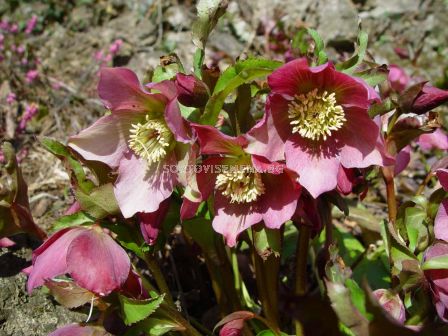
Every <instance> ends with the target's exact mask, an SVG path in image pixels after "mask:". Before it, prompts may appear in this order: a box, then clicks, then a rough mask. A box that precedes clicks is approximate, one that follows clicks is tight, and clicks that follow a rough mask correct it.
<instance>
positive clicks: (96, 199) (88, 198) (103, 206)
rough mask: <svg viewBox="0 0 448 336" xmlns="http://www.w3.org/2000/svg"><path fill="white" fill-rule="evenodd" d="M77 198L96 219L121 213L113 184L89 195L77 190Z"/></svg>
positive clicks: (97, 189)
mask: <svg viewBox="0 0 448 336" xmlns="http://www.w3.org/2000/svg"><path fill="white" fill-rule="evenodd" d="M75 197H76V199H77V200H78V202H79V204H80V205H81V208H82V209H83V210H84V211H85V212H87V213H88V214H89V215H90V216H93V217H95V218H98V219H100V218H104V217H106V216H108V215H114V214H118V213H120V209H119V207H118V204H117V200H116V199H115V195H114V190H113V185H112V183H108V184H104V185H101V186H99V187H96V188H95V189H93V190H92V191H91V192H90V193H89V194H86V193H84V192H83V191H81V190H76V191H75Z"/></svg>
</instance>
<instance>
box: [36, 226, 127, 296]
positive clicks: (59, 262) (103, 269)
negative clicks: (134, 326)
mask: <svg viewBox="0 0 448 336" xmlns="http://www.w3.org/2000/svg"><path fill="white" fill-rule="evenodd" d="M130 267H131V262H130V260H129V257H128V255H127V253H126V251H124V250H123V249H122V248H121V247H120V245H118V244H117V243H116V242H115V241H114V240H113V239H112V238H111V237H110V236H109V235H108V234H107V233H105V232H104V231H103V230H102V229H101V228H100V227H99V226H96V225H95V226H93V227H89V228H87V227H70V228H65V229H62V230H60V231H58V232H56V233H55V234H53V235H52V236H51V237H49V238H48V239H47V240H46V241H45V242H44V243H43V244H42V245H41V246H40V247H39V248H37V249H36V250H35V251H34V252H33V268H32V270H31V273H30V276H29V278H28V284H27V289H28V292H30V293H31V291H32V290H33V289H34V288H36V287H39V286H42V285H43V284H45V282H46V281H47V280H50V279H53V278H55V277H57V276H60V275H64V274H69V275H70V276H71V277H72V279H73V280H74V281H75V282H76V284H77V285H79V286H80V287H82V288H85V289H87V290H89V291H91V292H93V293H96V294H98V295H108V294H109V293H110V292H112V291H113V290H115V289H118V288H120V287H121V286H122V285H123V284H124V283H125V282H126V280H127V279H128V275H129V271H130Z"/></svg>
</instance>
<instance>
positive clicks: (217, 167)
mask: <svg viewBox="0 0 448 336" xmlns="http://www.w3.org/2000/svg"><path fill="white" fill-rule="evenodd" d="M192 127H193V128H194V129H195V131H196V133H197V136H198V139H199V144H200V148H201V153H202V154H205V155H210V157H209V158H207V159H206V160H205V161H204V162H203V166H202V170H201V172H200V173H198V176H197V180H198V186H199V190H200V192H201V194H202V195H201V196H202V199H203V200H206V199H207V198H208V196H209V194H211V193H214V196H215V198H214V206H215V217H214V219H213V228H214V230H215V231H216V232H218V233H221V234H222V235H223V236H224V237H225V239H226V242H227V245H229V246H234V245H235V244H236V239H237V237H238V235H239V234H240V233H241V232H243V231H244V230H246V229H247V228H249V227H250V226H252V225H254V224H257V223H259V222H262V221H263V222H264V224H265V225H266V226H267V227H268V228H271V229H278V228H280V227H281V226H282V225H283V223H285V222H286V221H287V220H289V219H291V217H292V215H293V214H294V211H295V209H296V206H297V199H298V198H299V195H300V186H299V184H298V183H297V182H296V179H297V176H296V175H295V174H294V173H293V172H292V171H290V170H289V169H287V168H286V167H285V165H284V164H281V163H271V162H270V161H268V160H267V159H266V158H264V157H262V156H258V155H251V154H249V153H248V152H246V150H245V148H246V146H247V145H248V140H247V139H246V137H245V136H239V137H236V138H235V137H231V136H227V135H225V134H223V133H221V132H220V131H218V130H217V129H216V128H213V127H211V126H203V125H193V126H192Z"/></svg>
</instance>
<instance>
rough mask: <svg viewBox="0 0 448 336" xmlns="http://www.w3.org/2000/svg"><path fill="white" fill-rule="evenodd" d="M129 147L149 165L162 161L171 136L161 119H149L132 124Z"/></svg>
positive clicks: (170, 142) (171, 138)
mask: <svg viewBox="0 0 448 336" xmlns="http://www.w3.org/2000/svg"><path fill="white" fill-rule="evenodd" d="M130 133H131V134H130V136H129V147H130V148H131V149H132V150H133V151H134V153H135V154H136V155H138V156H140V157H142V158H144V159H146V160H147V161H148V162H149V163H154V162H158V161H160V160H161V159H163V158H164V157H165V156H166V154H167V153H168V151H169V150H170V146H171V144H172V143H173V134H172V133H171V130H170V129H169V128H168V126H167V124H166V122H165V120H163V119H150V117H149V116H146V122H145V123H143V124H141V123H138V124H133V125H132V128H131V130H130Z"/></svg>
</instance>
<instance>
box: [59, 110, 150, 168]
mask: <svg viewBox="0 0 448 336" xmlns="http://www.w3.org/2000/svg"><path fill="white" fill-rule="evenodd" d="M143 116H144V115H143V114H140V115H139V114H130V113H127V112H119V113H115V114H111V115H107V116H104V117H102V118H100V119H98V120H97V121H96V122H95V123H94V124H93V125H91V126H90V127H88V128H86V129H85V130H82V131H81V132H80V133H78V134H77V135H75V136H72V137H70V138H69V140H68V145H69V147H71V148H73V149H74V150H75V151H76V152H78V153H79V154H80V155H81V156H82V157H83V158H84V159H86V160H95V161H101V162H104V163H105V164H107V165H108V166H109V167H111V168H116V167H118V166H119V163H120V160H121V158H122V157H123V153H124V152H125V151H126V150H127V148H128V144H127V141H128V138H129V130H130V129H131V124H133V123H136V122H137V121H138V120H139V119H141V118H142V117H143Z"/></svg>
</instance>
